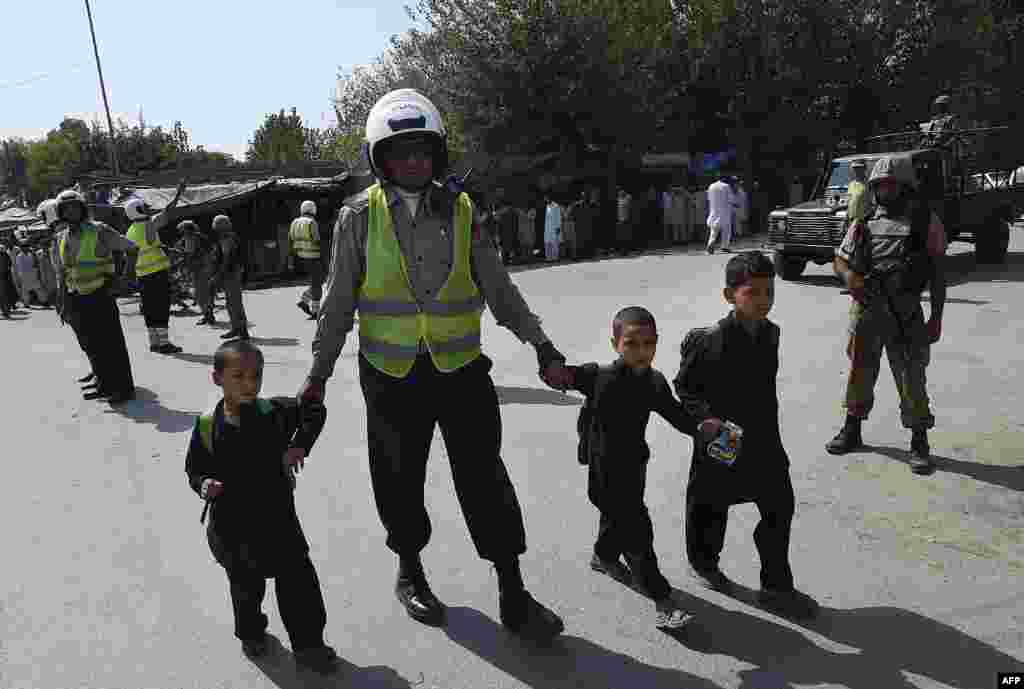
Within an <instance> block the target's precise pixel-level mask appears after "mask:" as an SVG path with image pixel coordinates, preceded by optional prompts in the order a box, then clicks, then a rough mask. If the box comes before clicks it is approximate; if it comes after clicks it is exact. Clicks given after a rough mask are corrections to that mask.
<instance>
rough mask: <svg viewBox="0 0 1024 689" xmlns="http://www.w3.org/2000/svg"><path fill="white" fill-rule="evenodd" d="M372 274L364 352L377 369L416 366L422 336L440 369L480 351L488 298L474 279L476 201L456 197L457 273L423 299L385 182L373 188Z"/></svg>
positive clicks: (400, 370)
mask: <svg viewBox="0 0 1024 689" xmlns="http://www.w3.org/2000/svg"><path fill="white" fill-rule="evenodd" d="M368 192H369V208H368V213H369V216H368V223H369V230H368V233H367V244H366V275H365V277H364V279H363V284H362V285H361V286H360V288H359V301H358V308H359V313H360V320H359V351H360V352H361V353H362V354H363V356H365V357H366V359H367V361H369V362H370V363H371V364H372V365H373V367H374V368H376V369H377V370H379V371H381V372H382V373H386V374H388V375H390V376H393V377H395V378H404V377H405V376H406V375H407V374H408V373H409V371H410V370H411V369H412V367H413V364H414V363H415V360H416V355H417V353H418V351H419V343H420V340H423V341H424V342H425V343H426V346H427V349H428V350H429V352H430V357H431V359H432V360H433V362H434V365H435V366H436V367H437V369H438V370H439V371H443V372H450V371H454V370H456V369H459V368H462V367H463V366H465V365H466V364H468V363H470V362H471V361H473V360H474V359H476V358H477V357H478V356H480V319H481V315H482V314H483V308H484V300H483V297H482V296H481V294H480V290H479V289H478V288H477V286H476V283H475V282H474V281H473V277H472V274H471V272H472V271H471V267H470V258H469V253H470V243H471V239H472V228H473V204H472V201H470V199H469V196H468V195H466V194H464V193H463V194H459V196H458V197H457V199H456V203H455V218H454V227H453V233H452V238H453V240H454V251H453V257H452V258H453V261H452V268H451V272H450V273H449V275H448V279H447V280H446V281H445V283H444V286H443V287H442V288H441V289H440V291H438V293H437V294H436V295H435V296H434V297H432V298H429V299H424V300H423V301H418V300H417V299H416V297H415V295H414V294H413V291H412V288H411V287H410V285H409V279H408V269H407V267H406V264H405V257H404V256H403V255H402V251H401V248H400V246H399V244H398V240H397V238H396V237H395V233H394V228H393V226H392V223H391V212H390V210H389V208H388V201H387V197H386V195H385V193H384V190H383V189H382V188H381V186H380V185H379V184H376V185H374V186H373V187H371V188H370V189H369V190H368Z"/></svg>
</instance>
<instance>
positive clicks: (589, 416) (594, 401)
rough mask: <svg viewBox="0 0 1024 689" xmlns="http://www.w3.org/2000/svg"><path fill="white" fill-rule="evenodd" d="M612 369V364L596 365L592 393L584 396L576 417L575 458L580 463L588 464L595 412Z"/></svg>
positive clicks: (595, 418) (595, 423) (594, 430)
mask: <svg viewBox="0 0 1024 689" xmlns="http://www.w3.org/2000/svg"><path fill="white" fill-rule="evenodd" d="M614 370H615V369H614V367H613V366H599V367H598V369H597V377H596V378H595V379H594V395H593V397H587V398H585V399H584V402H583V406H582V407H580V415H579V418H578V419H576V433H577V435H579V439H580V443H579V446H578V447H577V448H576V459H577V460H579V463H580V464H583V465H587V464H590V451H591V447H590V438H591V436H592V434H594V433H596V432H597V414H596V413H595V412H596V411H597V407H598V405H599V404H600V403H601V395H602V393H603V392H604V389H605V387H606V386H607V385H608V382H609V381H610V380H611V379H612V374H613V372H614Z"/></svg>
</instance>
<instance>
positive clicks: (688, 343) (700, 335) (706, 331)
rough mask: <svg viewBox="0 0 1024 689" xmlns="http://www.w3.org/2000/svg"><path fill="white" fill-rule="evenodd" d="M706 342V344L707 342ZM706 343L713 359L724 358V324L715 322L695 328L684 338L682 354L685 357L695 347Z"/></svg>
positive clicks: (707, 350) (708, 352)
mask: <svg viewBox="0 0 1024 689" xmlns="http://www.w3.org/2000/svg"><path fill="white" fill-rule="evenodd" d="M705 343H706V344H705ZM700 344H705V347H706V350H705V351H706V352H707V354H709V355H710V357H711V359H712V360H714V361H716V362H717V361H718V360H719V359H721V358H722V351H723V350H724V349H725V337H724V334H723V333H722V326H721V325H720V324H718V323H715V324H714V325H712V326H709V327H704V328H693V329H691V330H690V332H688V333H686V337H685V338H683V346H682V354H683V356H684V357H685V356H686V355H687V354H689V353H690V352H691V351H693V348H694V347H697V346H698V345H700Z"/></svg>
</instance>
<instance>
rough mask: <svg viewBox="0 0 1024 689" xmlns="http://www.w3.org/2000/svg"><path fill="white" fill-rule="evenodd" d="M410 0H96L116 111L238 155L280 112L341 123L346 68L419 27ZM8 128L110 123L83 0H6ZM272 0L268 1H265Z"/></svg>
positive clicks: (27, 131) (311, 121)
mask: <svg viewBox="0 0 1024 689" xmlns="http://www.w3.org/2000/svg"><path fill="white" fill-rule="evenodd" d="M407 4H413V3H412V1H411V0H379V1H378V2H376V3H374V2H371V1H370V0H362V1H361V2H360V1H358V0H357V1H354V2H345V1H342V0H336V1H330V0H292V1H291V2H287V3H279V2H274V3H270V2H267V3H264V2H252V1H251V0H248V1H246V0H176V2H173V3H163V2H154V1H153V0H136V1H135V2H128V0H90V5H91V7H92V17H93V22H94V24H95V27H96V41H97V43H98V45H99V53H100V62H101V65H102V67H103V77H104V80H105V82H106V86H107V96H108V98H109V99H110V111H111V114H112V116H113V117H114V118H115V119H116V118H117V117H119V116H120V117H121V118H123V119H125V120H126V121H128V122H129V123H131V124H135V123H137V122H138V120H139V111H140V109H141V111H142V113H143V115H144V118H145V122H146V125H147V126H157V125H163V126H164V128H165V129H169V128H170V127H172V126H173V124H174V121H175V120H181V122H182V125H183V126H184V127H185V129H186V130H187V131H188V132H189V136H190V140H191V143H192V145H193V146H197V145H202V146H204V147H205V148H206V150H208V151H222V152H225V153H230V154H232V155H234V156H236V157H238V158H239V159H243V158H244V155H245V149H246V145H247V143H248V141H249V139H250V138H251V137H252V134H253V132H254V131H255V130H256V128H257V127H259V125H260V124H261V123H262V122H263V119H264V117H265V116H266V115H267V114H268V113H270V112H277V111H279V110H280V109H281V108H284V109H286V110H290V109H291V108H292V107H293V106H294V107H295V108H296V109H297V110H298V112H299V114H300V115H302V119H303V122H304V123H305V124H306V126H310V127H328V126H331V125H333V124H334V110H333V108H332V106H331V98H332V97H333V96H334V93H335V86H336V82H337V75H338V72H339V70H340V71H347V70H351V69H352V68H353V67H354V66H357V65H363V64H369V63H372V62H373V61H374V60H375V59H376V58H377V57H378V56H380V55H381V53H383V52H384V51H385V50H386V49H387V47H388V42H389V39H390V38H391V36H393V35H397V34H402V33H404V32H405V31H407V30H408V29H410V28H412V27H413V22H412V20H411V19H409V17H408V15H407V14H406V12H405V9H404V6H405V5H407ZM5 5H6V6H5V8H4V13H3V14H4V32H3V44H4V59H3V60H0V139H3V138H8V137H22V138H39V137H41V136H45V134H46V132H47V131H49V130H50V129H53V128H55V127H56V126H57V125H58V124H60V122H61V120H63V119H64V117H65V116H71V117H79V118H81V119H84V120H86V121H87V122H91V121H92V120H93V119H96V118H99V120H100V122H101V123H103V124H104V127H105V126H106V115H105V114H104V109H103V97H102V95H101V93H100V87H99V78H98V76H97V74H96V61H95V58H94V56H93V49H92V42H91V39H90V36H89V20H88V18H87V16H86V11H85V0H31V1H27V2H11V3H5ZM263 6H266V7H273V8H275V10H274V11H265V10H262V9H259V8H260V7H263Z"/></svg>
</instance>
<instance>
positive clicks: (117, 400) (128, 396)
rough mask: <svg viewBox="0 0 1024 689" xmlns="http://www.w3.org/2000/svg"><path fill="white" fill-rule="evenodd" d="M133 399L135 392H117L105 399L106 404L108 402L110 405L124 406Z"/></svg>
mask: <svg viewBox="0 0 1024 689" xmlns="http://www.w3.org/2000/svg"><path fill="white" fill-rule="evenodd" d="M133 399H135V391H134V390H130V391H127V392H117V393H114V394H112V395H109V396H108V398H107V402H109V403H110V404H124V403H125V402H130V401H132V400H133Z"/></svg>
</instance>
